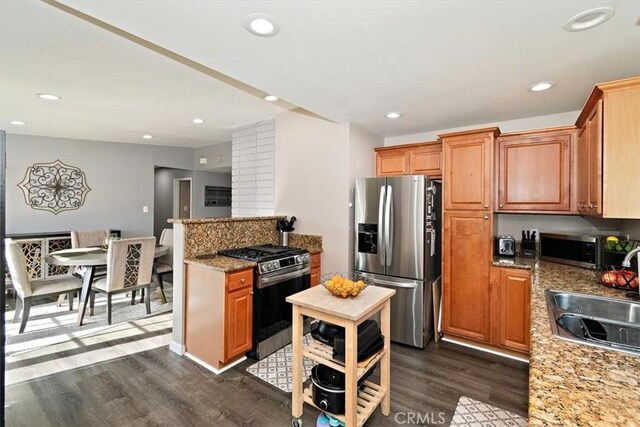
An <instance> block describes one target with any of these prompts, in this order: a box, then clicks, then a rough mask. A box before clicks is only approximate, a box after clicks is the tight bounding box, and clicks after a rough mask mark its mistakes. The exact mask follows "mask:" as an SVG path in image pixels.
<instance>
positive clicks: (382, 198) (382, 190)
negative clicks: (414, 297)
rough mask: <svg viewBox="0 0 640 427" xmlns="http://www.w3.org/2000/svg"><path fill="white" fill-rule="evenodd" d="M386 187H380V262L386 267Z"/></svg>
mask: <svg viewBox="0 0 640 427" xmlns="http://www.w3.org/2000/svg"><path fill="white" fill-rule="evenodd" d="M386 192H387V190H386V185H383V186H382V187H380V202H379V205H378V243H377V245H378V260H379V261H380V265H384V252H385V251H384V248H383V246H382V245H383V244H384V242H385V239H384V225H383V224H384V202H385V196H386Z"/></svg>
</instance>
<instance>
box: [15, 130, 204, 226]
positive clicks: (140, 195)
mask: <svg viewBox="0 0 640 427" xmlns="http://www.w3.org/2000/svg"><path fill="white" fill-rule="evenodd" d="M56 159H60V160H61V161H62V162H64V163H67V164H70V165H73V166H76V167H79V168H80V169H82V170H83V171H84V172H85V173H86V176H87V184H88V185H89V187H91V191H89V193H88V194H87V197H86V199H85V204H84V205H83V206H81V207H80V209H78V210H75V211H66V212H60V213H59V214H57V215H54V214H53V213H51V212H46V211H39V210H34V209H31V208H30V207H29V206H28V205H27V204H26V203H25V201H24V196H23V194H22V191H21V190H20V189H19V188H18V186H17V185H18V183H19V182H20V181H22V179H23V178H24V174H25V171H26V168H27V167H29V166H31V165H32V164H34V163H43V162H52V161H55V160H56ZM155 166H165V167H174V168H180V169H192V168H193V149H192V148H176V147H161V146H156V145H142V144H120V143H113V142H100V141H82V140H73V139H62V138H49V137H40V136H31V135H14V134H8V135H7V181H6V183H7V216H6V221H7V222H6V226H7V233H27V232H40V231H61V230H70V229H76V230H78V229H93V228H105V227H109V228H114V229H120V230H122V232H123V235H124V236H143V235H151V234H152V233H153V228H154V224H153V205H154V200H153V190H154V167H155ZM144 205H146V206H149V212H148V213H143V212H142V207H143V206H144Z"/></svg>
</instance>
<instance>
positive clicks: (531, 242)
mask: <svg viewBox="0 0 640 427" xmlns="http://www.w3.org/2000/svg"><path fill="white" fill-rule="evenodd" d="M520 254H521V256H522V257H523V258H535V257H536V255H537V250H536V239H522V243H521V244H520Z"/></svg>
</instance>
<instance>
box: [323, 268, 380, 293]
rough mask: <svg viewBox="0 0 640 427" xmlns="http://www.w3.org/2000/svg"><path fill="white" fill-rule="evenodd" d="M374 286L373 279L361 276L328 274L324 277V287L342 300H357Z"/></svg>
mask: <svg viewBox="0 0 640 427" xmlns="http://www.w3.org/2000/svg"><path fill="white" fill-rule="evenodd" d="M372 284H373V282H372V281H371V279H369V278H367V277H364V276H362V275H360V274H352V275H348V274H344V273H342V274H341V273H328V274H325V275H323V276H322V286H324V287H325V288H326V289H327V290H328V291H329V292H331V294H332V295H333V296H336V297H340V298H355V297H357V296H358V295H360V293H362V291H364V290H365V289H366V288H367V286H370V285H372Z"/></svg>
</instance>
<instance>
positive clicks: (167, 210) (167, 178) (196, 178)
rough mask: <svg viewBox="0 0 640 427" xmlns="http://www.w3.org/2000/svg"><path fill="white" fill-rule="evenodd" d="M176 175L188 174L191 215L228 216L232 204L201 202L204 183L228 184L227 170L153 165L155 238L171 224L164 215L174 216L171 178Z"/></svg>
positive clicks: (229, 185)
mask: <svg viewBox="0 0 640 427" xmlns="http://www.w3.org/2000/svg"><path fill="white" fill-rule="evenodd" d="M177 178H191V198H192V200H191V204H192V206H191V216H192V218H203V217H216V218H219V217H230V216H231V207H211V206H204V187H205V186H206V185H214V186H218V187H231V174H230V173H214V172H201V171H192V170H184V169H172V168H156V170H155V195H154V218H153V220H154V229H153V233H154V235H155V236H156V237H157V238H158V239H159V238H160V234H161V233H162V230H163V229H164V228H171V224H168V223H167V219H169V218H172V217H173V180H174V179H177Z"/></svg>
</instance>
